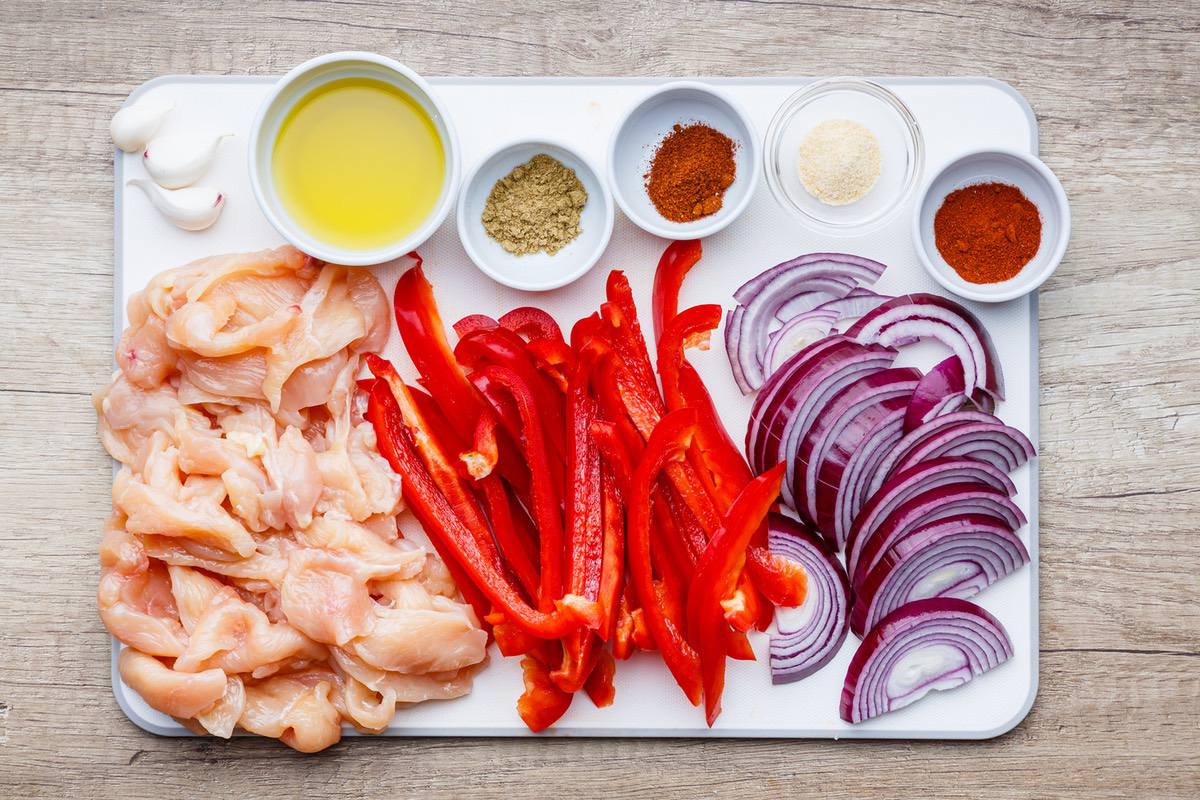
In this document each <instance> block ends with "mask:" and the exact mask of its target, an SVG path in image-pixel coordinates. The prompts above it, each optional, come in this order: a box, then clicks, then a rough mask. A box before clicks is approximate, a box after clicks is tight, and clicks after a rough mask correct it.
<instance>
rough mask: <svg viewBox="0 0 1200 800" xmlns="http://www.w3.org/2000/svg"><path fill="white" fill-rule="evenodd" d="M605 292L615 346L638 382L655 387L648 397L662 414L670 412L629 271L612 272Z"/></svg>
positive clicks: (603, 312)
mask: <svg viewBox="0 0 1200 800" xmlns="http://www.w3.org/2000/svg"><path fill="white" fill-rule="evenodd" d="M605 291H606V294H607V297H608V302H607V303H605V304H604V305H603V306H601V309H600V312H601V316H602V317H604V319H606V320H607V321H608V322H609V324H610V325H611V326H612V327H613V329H614V331H613V347H614V348H616V351H617V352H618V353H619V354H620V355H621V358H622V359H624V360H625V362H626V365H627V366H628V368H629V370H630V371H631V372H632V373H633V374H634V376H635V377H636V378H637V381H638V384H639V385H641V386H645V387H652V391H651V392H650V393H649V394H650V396H649V397H648V398H647V399H649V400H650V401H651V402H652V403H653V405H654V408H655V409H656V410H657V411H658V413H660V414H662V413H663V412H665V411H666V406H664V405H663V402H662V396H661V395H659V393H658V384H657V383H656V382H655V380H654V369H653V367H651V365H650V353H649V352H647V350H646V339H645V338H644V337H643V336H642V326H641V325H640V324H639V323H638V316H637V306H636V305H635V304H634V302H633V290H632V289H631V288H630V287H629V279H628V278H626V277H625V273H624V272H621V271H620V270H613V271H612V272H610V273H609V275H608V283H607V285H606V287H605Z"/></svg>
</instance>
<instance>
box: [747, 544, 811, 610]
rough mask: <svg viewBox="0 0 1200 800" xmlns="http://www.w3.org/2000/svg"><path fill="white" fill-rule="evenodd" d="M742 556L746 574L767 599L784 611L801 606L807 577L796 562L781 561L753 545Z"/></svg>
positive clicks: (806, 589) (806, 586) (764, 549)
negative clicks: (744, 557) (744, 560)
mask: <svg viewBox="0 0 1200 800" xmlns="http://www.w3.org/2000/svg"><path fill="white" fill-rule="evenodd" d="M746 556H747V558H746V571H747V572H748V573H750V578H751V579H752V580H753V581H754V585H755V587H756V588H758V590H759V591H761V592H762V593H763V595H764V596H765V597H766V598H767V599H768V600H770V601H771V602H772V603H774V604H775V605H777V606H784V607H787V608H790V607H794V606H798V605H802V604H803V603H804V598H805V596H806V595H807V594H808V574H807V573H806V572H805V571H804V567H802V566H801V565H800V564H799V563H798V562H795V561H792V560H791V559H790V558H781V557H779V556H777V555H775V554H774V553H771V552H770V551H768V550H767V548H765V547H759V546H757V545H752V546H751V547H750V548H749V549H748V550H747V551H746Z"/></svg>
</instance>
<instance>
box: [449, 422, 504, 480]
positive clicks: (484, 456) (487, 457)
mask: <svg viewBox="0 0 1200 800" xmlns="http://www.w3.org/2000/svg"><path fill="white" fill-rule="evenodd" d="M474 445H475V446H474V449H473V450H464V451H463V452H461V453H459V454H458V458H459V460H460V461H462V462H463V464H464V465H465V466H466V469H467V474H468V475H470V476H471V477H472V478H474V479H475V480H479V479H481V478H486V477H487V476H488V475H491V474H492V470H493V469H495V468H496V461H497V459H499V458H500V454H499V453H498V452H497V448H496V415H495V414H492V413H490V412H488V411H485V412H484V413H483V414H481V415H480V416H479V423H478V424H477V425H476V426H475V442H474Z"/></svg>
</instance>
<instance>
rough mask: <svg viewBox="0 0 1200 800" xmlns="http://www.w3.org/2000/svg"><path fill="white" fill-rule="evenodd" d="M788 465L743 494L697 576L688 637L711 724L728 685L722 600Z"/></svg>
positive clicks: (707, 551)
mask: <svg viewBox="0 0 1200 800" xmlns="http://www.w3.org/2000/svg"><path fill="white" fill-rule="evenodd" d="M674 413H679V412H674ZM785 466H786V465H785V464H782V463H780V464H777V465H775V466H774V467H772V468H771V469H769V470H767V471H766V472H764V473H763V474H762V475H760V476H759V477H757V478H755V479H754V480H752V481H751V482H750V483H749V484H748V485H747V486H746V488H745V489H743V490H742V492H741V493H740V494H739V495H738V496H737V498H736V499H735V500H734V501H733V505H732V506H730V508H729V512H728V513H727V514H726V515H725V517H724V519H723V522H722V525H721V528H720V529H719V530H718V531H717V533H716V534H715V535H714V536H713V538H712V539H711V540H710V541H709V543H708V547H707V548H706V549H705V551H704V555H703V556H702V557H701V558H700V563H699V565H697V567H696V575H695V577H694V578H692V587H691V590H690V591H689V592H688V636H689V639H690V640H691V641H694V642H695V643H696V648H697V650H698V651H699V653H700V670H701V673H702V676H703V683H704V712H705V719H706V721H707V722H708V725H709V727H712V724H713V722H715V721H716V719H717V716H718V715H719V714H720V713H721V693H722V691H723V690H724V687H725V658H726V655H727V653H728V634H727V630H728V629H727V628H726V624H725V615H724V613H723V609H722V606H721V601H722V599H723V598H726V597H728V596H729V595H730V593H732V592H733V591H734V589H735V586H736V584H737V579H738V575H740V574H741V572H742V566H743V564H744V563H745V560H746V547H747V546H748V545H749V544H750V539H751V538H752V537H753V536H754V533H755V531H757V530H758V526H759V525H761V524H762V522H763V520H764V519H766V516H767V512H769V511H770V510H771V506H772V505H774V504H775V501H776V499H777V498H778V496H779V486H780V484H781V483H782V482H783V471H784V467H785Z"/></svg>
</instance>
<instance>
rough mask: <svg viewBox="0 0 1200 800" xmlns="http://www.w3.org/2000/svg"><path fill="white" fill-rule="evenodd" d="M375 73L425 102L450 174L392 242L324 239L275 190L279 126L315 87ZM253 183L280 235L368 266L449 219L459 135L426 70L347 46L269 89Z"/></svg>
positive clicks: (254, 150) (255, 132)
mask: <svg viewBox="0 0 1200 800" xmlns="http://www.w3.org/2000/svg"><path fill="white" fill-rule="evenodd" d="M355 77H365V78H375V79H376V80H381V81H385V82H387V83H390V84H392V85H393V86H395V87H396V88H398V89H400V91H402V92H404V93H405V94H407V95H408V96H409V97H411V98H412V99H413V100H415V101H416V102H417V103H419V104H420V106H421V108H422V109H424V111H425V113H427V114H428V115H429V118H430V119H431V120H432V121H433V124H434V126H435V127H436V128H437V132H438V137H439V138H440V139H441V141H442V149H443V151H444V153H445V158H446V174H445V178H444V179H443V180H442V188H441V193H440V194H439V196H438V201H437V204H436V205H435V206H434V208H433V210H432V211H431V212H430V213H429V216H427V217H426V218H425V221H424V222H423V223H422V224H421V226H420V227H419V228H417V229H416V230H414V231H413V232H412V233H410V234H409V235H408V236H406V237H404V238H403V239H400V240H398V241H396V242H393V243H392V244H389V245H387V246H386V247H379V248H374V249H371V250H357V249H347V248H344V247H337V246H336V245H331V244H329V243H328V242H323V241H321V240H319V239H317V238H316V237H314V236H313V235H312V234H310V233H309V232H308V231H306V230H304V228H302V227H301V226H300V225H298V224H297V223H296V222H295V220H293V219H292V218H291V215H290V214H288V213H287V210H286V209H285V208H284V206H283V203H282V202H280V199H279V196H278V195H277V194H276V192H275V185H274V179H273V178H272V175H271V157H272V153H273V151H274V149H275V139H276V137H277V136H278V135H279V126H280V125H281V124H282V123H283V120H284V118H285V117H286V116H287V114H288V112H289V111H290V110H291V109H292V107H293V106H294V105H295V104H296V103H297V102H299V101H300V100H301V99H303V98H304V97H305V96H307V95H308V94H309V93H310V92H311V91H312V90H313V89H315V88H317V87H318V86H321V85H323V84H326V83H329V82H330V81H335V80H339V79H341V78H355ZM249 153H250V185H251V186H252V187H253V188H254V197H255V199H256V200H257V201H258V206H259V208H260V209H262V212H263V214H264V215H265V216H266V218H267V220H268V221H269V222H270V223H271V225H273V226H274V228H275V230H277V231H279V235H280V236H282V237H283V238H284V239H287V240H288V241H289V242H290V243H291V244H293V245H295V247H296V248H298V249H299V250H302V251H304V252H305V253H308V254H309V255H310V256H313V257H314V258H319V259H321V260H322V261H328V262H331V263H334V264H345V265H348V266H366V265H369V264H381V263H383V262H385V261H391V260H392V259H394V258H398V257H400V256H402V255H404V254H405V253H408V252H410V251H411V250H414V249H416V248H417V247H418V246H420V245H421V244H423V243H424V242H425V240H426V239H428V238H429V237H430V236H432V235H433V232H434V231H435V230H437V228H438V226H439V225H441V224H442V222H443V221H444V220H445V219H446V215H447V214H448V213H450V209H451V207H452V206H453V205H454V194H455V190H456V189H457V188H458V179H459V153H458V137H457V136H456V135H455V133H454V125H453V124H452V123H451V121H450V116H449V115H448V114H447V113H446V108H445V107H444V106H443V105H442V104H441V103H440V102H439V101H438V99H437V97H435V96H434V94H433V91H432V89H430V87H429V84H427V83H426V82H425V81H424V79H422V78H421V76H419V75H417V73H415V72H413V71H412V70H411V69H409V68H408V67H406V66H404V65H403V64H401V63H400V62H399V61H395V60H393V59H390V58H387V57H386V56H381V55H377V54H375V53H365V52H344V53H329V54H327V55H323V56H318V57H317V58H314V59H311V60H309V61H305V62H304V63H303V64H301V65H300V66H298V67H296V68H295V69H293V70H292V71H291V72H289V73H288V74H286V75H284V76H283V77H282V78H280V79H279V82H278V83H276V84H275V86H274V87H272V89H271V91H270V92H268V93H267V97H266V99H265V100H263V102H262V105H261V106H259V109H258V115H257V116H256V117H255V118H254V124H253V126H252V127H251V129H250V147H249Z"/></svg>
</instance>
